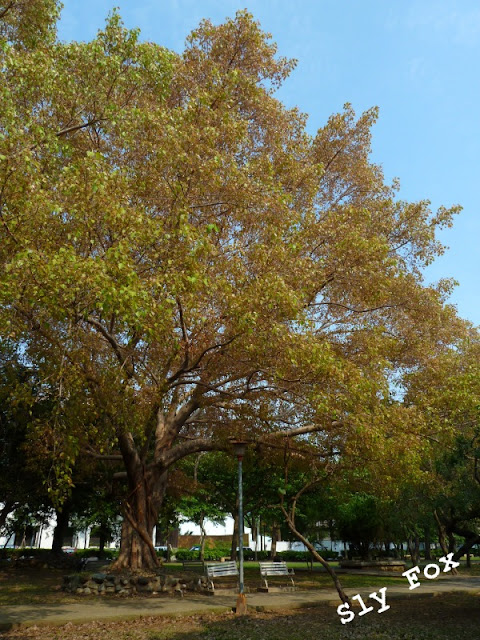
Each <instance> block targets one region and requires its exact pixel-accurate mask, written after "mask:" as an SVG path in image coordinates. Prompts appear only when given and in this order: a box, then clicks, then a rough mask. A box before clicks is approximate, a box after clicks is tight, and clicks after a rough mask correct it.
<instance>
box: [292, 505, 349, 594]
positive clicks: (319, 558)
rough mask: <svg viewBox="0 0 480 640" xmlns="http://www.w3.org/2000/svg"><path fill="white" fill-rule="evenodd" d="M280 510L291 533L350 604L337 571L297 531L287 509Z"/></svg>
mask: <svg viewBox="0 0 480 640" xmlns="http://www.w3.org/2000/svg"><path fill="white" fill-rule="evenodd" d="M280 508H281V509H282V513H283V515H284V516H285V520H286V522H287V525H288V528H289V529H290V531H291V532H292V533H293V534H294V535H295V536H296V537H297V538H298V539H299V540H300V542H303V544H304V545H305V546H306V547H307V549H308V550H309V551H310V553H311V554H312V556H313V557H314V558H315V560H317V561H318V562H320V564H321V565H322V566H323V567H324V568H325V569H326V570H327V572H328V574H329V575H330V577H331V578H332V580H333V584H334V585H335V589H336V590H337V593H338V595H339V597H340V600H341V601H342V602H344V603H346V604H350V599H349V597H348V596H347V594H346V593H345V591H344V590H343V587H342V585H341V583H340V580H339V579H338V576H337V574H336V573H335V571H334V570H333V569H332V567H331V566H330V565H329V564H328V562H327V561H326V560H324V559H323V558H322V556H321V555H320V554H319V553H318V551H317V550H316V549H315V547H314V546H313V544H312V543H311V542H310V541H309V540H307V538H305V537H304V536H302V534H301V533H300V532H299V531H297V529H296V528H295V523H294V521H293V520H292V518H291V517H290V516H289V515H288V513H287V511H286V509H285V508H284V507H283V506H282V507H280Z"/></svg>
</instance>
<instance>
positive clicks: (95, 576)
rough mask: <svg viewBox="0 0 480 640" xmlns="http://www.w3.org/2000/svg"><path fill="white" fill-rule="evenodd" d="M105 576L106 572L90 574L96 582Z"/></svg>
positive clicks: (101, 580) (102, 579) (99, 581)
mask: <svg viewBox="0 0 480 640" xmlns="http://www.w3.org/2000/svg"><path fill="white" fill-rule="evenodd" d="M106 577H107V574H106V573H94V574H93V575H92V580H95V582H98V583H99V584H100V583H101V582H103V581H104V580H105V579H106Z"/></svg>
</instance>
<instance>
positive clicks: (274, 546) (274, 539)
mask: <svg viewBox="0 0 480 640" xmlns="http://www.w3.org/2000/svg"><path fill="white" fill-rule="evenodd" d="M278 538H279V529H278V524H277V523H276V522H274V523H273V524H272V546H271V547H270V560H274V559H275V556H276V555H277V542H278Z"/></svg>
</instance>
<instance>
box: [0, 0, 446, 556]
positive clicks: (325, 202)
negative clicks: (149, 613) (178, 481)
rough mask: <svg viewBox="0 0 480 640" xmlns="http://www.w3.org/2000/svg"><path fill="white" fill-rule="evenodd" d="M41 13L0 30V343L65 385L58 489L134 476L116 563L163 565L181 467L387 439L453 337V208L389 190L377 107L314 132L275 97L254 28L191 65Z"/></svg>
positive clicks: (207, 43) (196, 35)
mask: <svg viewBox="0 0 480 640" xmlns="http://www.w3.org/2000/svg"><path fill="white" fill-rule="evenodd" d="M25 6H26V5H25V3H20V2H11V3H9V4H8V5H7V6H6V7H5V9H4V10H2V12H1V13H0V18H1V19H2V20H4V21H5V20H6V21H7V23H8V24H6V27H5V28H4V29H3V30H2V31H0V35H1V37H2V38H3V39H2V43H1V45H2V46H1V51H0V58H1V74H2V81H1V100H0V120H1V123H2V124H1V136H0V162H1V164H0V212H1V226H0V260H1V264H2V275H1V280H0V291H1V293H0V327H1V329H0V330H1V331H4V330H6V331H7V332H8V333H9V335H11V336H13V337H14V338H15V339H16V340H17V341H18V342H19V344H21V345H22V349H23V350H24V353H25V357H26V358H28V359H29V360H30V361H31V362H35V363H36V365H37V366H38V367H39V370H40V371H41V373H42V375H43V377H44V379H45V380H47V381H48V388H49V389H54V392H53V391H50V393H51V394H52V396H53V400H54V401H55V402H56V403H57V406H58V412H57V416H58V417H57V419H56V421H55V422H54V423H53V424H52V423H50V424H48V425H44V427H45V428H46V429H47V431H48V433H49V439H47V442H49V441H51V442H53V443H55V446H56V447H57V449H56V453H55V456H56V458H55V459H56V461H57V464H60V463H61V458H59V456H58V447H59V443H60V444H63V445H64V446H65V447H66V449H67V454H66V455H65V456H64V458H63V460H65V461H67V462H66V463H65V464H66V467H65V470H64V473H63V475H62V473H61V472H60V471H59V472H58V473H57V480H59V481H64V482H66V483H67V484H68V477H69V470H70V469H71V468H72V465H73V464H74V462H75V458H76V457H77V456H78V455H80V453H81V452H84V451H87V450H88V451H89V452H90V453H92V454H94V455H97V456H101V455H103V456H106V457H115V456H118V457H120V458H121V459H122V460H123V464H124V469H125V471H124V474H125V476H126V478H127V482H128V488H127V490H126V499H125V518H124V524H123V535H122V546H121V552H120V557H119V560H118V565H119V566H120V567H122V566H129V567H131V568H144V567H152V566H153V565H155V564H156V562H157V559H156V554H155V552H154V549H153V546H152V542H151V533H152V528H153V526H154V525H155V523H156V522H157V519H158V513H159V510H160V508H161V505H162V501H163V498H164V495H165V489H166V485H167V480H168V474H169V470H170V469H171V468H172V466H173V465H175V463H177V462H178V461H179V460H181V459H182V458H184V457H185V456H188V455H189V454H192V453H195V452H199V451H206V450H212V449H221V448H224V447H225V446H226V442H227V439H228V437H229V436H239V435H241V436H243V437H247V438H249V439H252V440H259V439H262V438H266V437H267V436H268V437H274V436H275V435H277V436H285V435H289V436H291V437H293V436H302V435H303V434H305V433H312V432H313V433H316V434H317V435H316V440H315V439H313V440H315V442H316V444H317V445H318V446H319V447H323V449H325V451H326V452H330V454H331V455H334V456H335V455H338V451H339V450H340V449H341V447H342V446H344V445H345V443H346V442H347V441H348V440H349V437H350V436H351V435H352V434H353V435H356V436H358V435H359V434H360V436H361V437H362V438H365V439H367V440H368V441H369V442H371V444H372V447H374V446H375V442H377V441H378V437H379V434H381V433H382V430H383V429H384V428H386V427H387V426H388V424H389V420H388V411H387V410H385V398H386V397H388V395H389V392H390V391H389V386H390V382H391V380H392V378H393V376H394V375H395V373H396V372H397V371H398V369H399V368H402V367H411V366H414V365H415V364H416V363H417V362H418V361H419V360H422V359H425V358H429V357H430V356H431V355H432V354H433V352H434V351H435V350H438V349H440V348H442V346H443V345H444V344H447V343H448V342H449V340H450V335H451V332H452V325H454V324H455V322H454V313H453V311H452V310H451V309H450V308H448V307H446V306H445V305H444V299H445V295H446V293H448V285H445V284H441V285H440V286H439V287H437V288H433V287H425V286H424V285H423V283H422V268H423V267H424V265H425V264H428V263H429V262H430V261H431V260H432V259H433V258H434V257H435V255H436V254H437V253H438V252H439V251H441V247H440V246H439V245H438V243H437V242H436V240H435V230H436V229H437V228H438V227H439V226H442V225H443V224H449V223H450V221H451V215H452V213H454V210H446V209H440V210H439V211H438V212H437V213H436V214H435V215H433V214H432V213H431V212H430V210H429V206H428V202H426V201H424V202H418V203H407V202H403V201H401V200H399V199H397V197H396V195H397V193H396V192H397V188H396V185H393V186H388V185H386V184H385V182H384V179H383V175H382V171H381V169H380V167H379V166H377V165H375V164H372V163H371V162H370V160H369V154H370V129H371V126H372V124H373V123H374V121H375V119H376V116H377V112H376V110H375V109H372V110H370V111H368V112H366V113H365V114H363V115H362V116H360V118H358V119H357V118H356V117H355V114H354V112H353V110H352V108H351V107H350V106H347V107H346V108H345V110H344V111H343V112H342V113H339V114H336V115H334V116H332V117H331V118H330V119H329V121H328V122H327V124H326V125H325V127H323V128H322V129H320V130H319V131H318V133H317V135H316V136H314V137H311V136H309V135H308V134H307V133H306V129H305V122H306V117H305V116H304V115H302V114H301V113H299V112H298V110H296V109H287V108H285V106H284V105H283V104H282V103H281V102H280V101H279V100H278V99H277V98H276V97H275V95H274V92H275V89H276V88H277V87H278V86H279V85H280V83H281V82H282V81H283V80H284V79H285V78H286V77H287V76H288V74H289V72H290V71H291V69H292V67H293V63H292V62H291V61H288V60H285V59H283V58H279V57H277V55H276V49H275V46H274V45H273V44H272V43H271V42H270V39H269V37H268V36H267V35H266V34H264V33H263V32H262V31H261V30H260V28H259V25H258V24H257V23H256V22H254V21H253V19H252V17H251V16H250V15H248V14H247V13H245V12H241V13H239V14H237V16H236V17H235V18H234V19H230V20H227V21H226V22H225V23H224V24H221V25H220V26H214V25H213V24H211V23H210V22H209V21H204V22H202V23H201V25H200V26H199V28H198V29H197V30H196V31H194V32H193V33H192V34H191V36H190V37H189V38H188V40H187V46H186V49H185V51H184V52H183V54H181V55H174V54H173V53H171V52H168V51H166V50H165V49H163V48H161V47H160V46H157V45H155V44H151V43H141V42H140V41H139V40H138V33H137V32H135V31H127V30H125V29H124V28H123V27H122V24H121V21H120V19H119V17H118V15H116V14H113V15H112V16H111V17H110V19H109V20H108V22H107V26H106V28H105V29H104V30H103V31H101V32H99V34H98V36H97V37H96V38H95V39H94V40H93V41H91V42H88V43H76V42H73V43H67V44H64V43H60V42H57V41H54V40H53V38H54V36H52V29H53V26H52V25H53V24H54V20H55V15H56V11H57V5H56V2H54V1H53V0H34V1H33V2H32V3H31V11H30V13H29V16H30V18H31V19H32V20H33V23H30V26H29V29H28V30H27V32H28V33H27V36H28V37H26V36H24V35H22V34H24V33H25V32H26V30H25V15H24V13H22V10H23V9H25ZM45 20H46V22H45ZM49 20H50V22H49ZM35 21H37V22H35ZM32 24H33V26H32ZM35 24H37V25H38V28H37V29H35ZM45 24H47V26H48V25H49V26H48V28H47V27H46V26H45ZM32 33H33V34H34V35H35V37H32V36H31V34H32ZM28 34H30V35H28ZM74 400H75V402H76V407H77V411H76V412H74V411H70V412H68V413H66V412H65V411H64V407H65V406H66V405H67V404H68V403H72V402H73V401H74ZM379 407H380V408H379ZM372 416H375V418H374V419H373V418H372ZM397 423H400V424H401V421H397ZM36 434H37V437H40V432H39V429H38V428H37V430H36ZM313 440H312V441H313ZM52 454H53V451H52Z"/></svg>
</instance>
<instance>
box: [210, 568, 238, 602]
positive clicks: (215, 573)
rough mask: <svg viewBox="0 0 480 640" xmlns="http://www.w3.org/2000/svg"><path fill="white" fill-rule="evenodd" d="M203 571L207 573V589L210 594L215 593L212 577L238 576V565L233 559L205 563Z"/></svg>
mask: <svg viewBox="0 0 480 640" xmlns="http://www.w3.org/2000/svg"><path fill="white" fill-rule="evenodd" d="M205 571H206V573H207V589H208V590H209V591H211V593H212V594H213V593H215V583H214V579H215V580H217V579H218V578H230V577H232V576H234V577H235V578H238V567H237V563H236V562H235V561H234V560H230V561H227V562H218V563H211V564H210V563H209V564H206V565H205Z"/></svg>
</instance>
